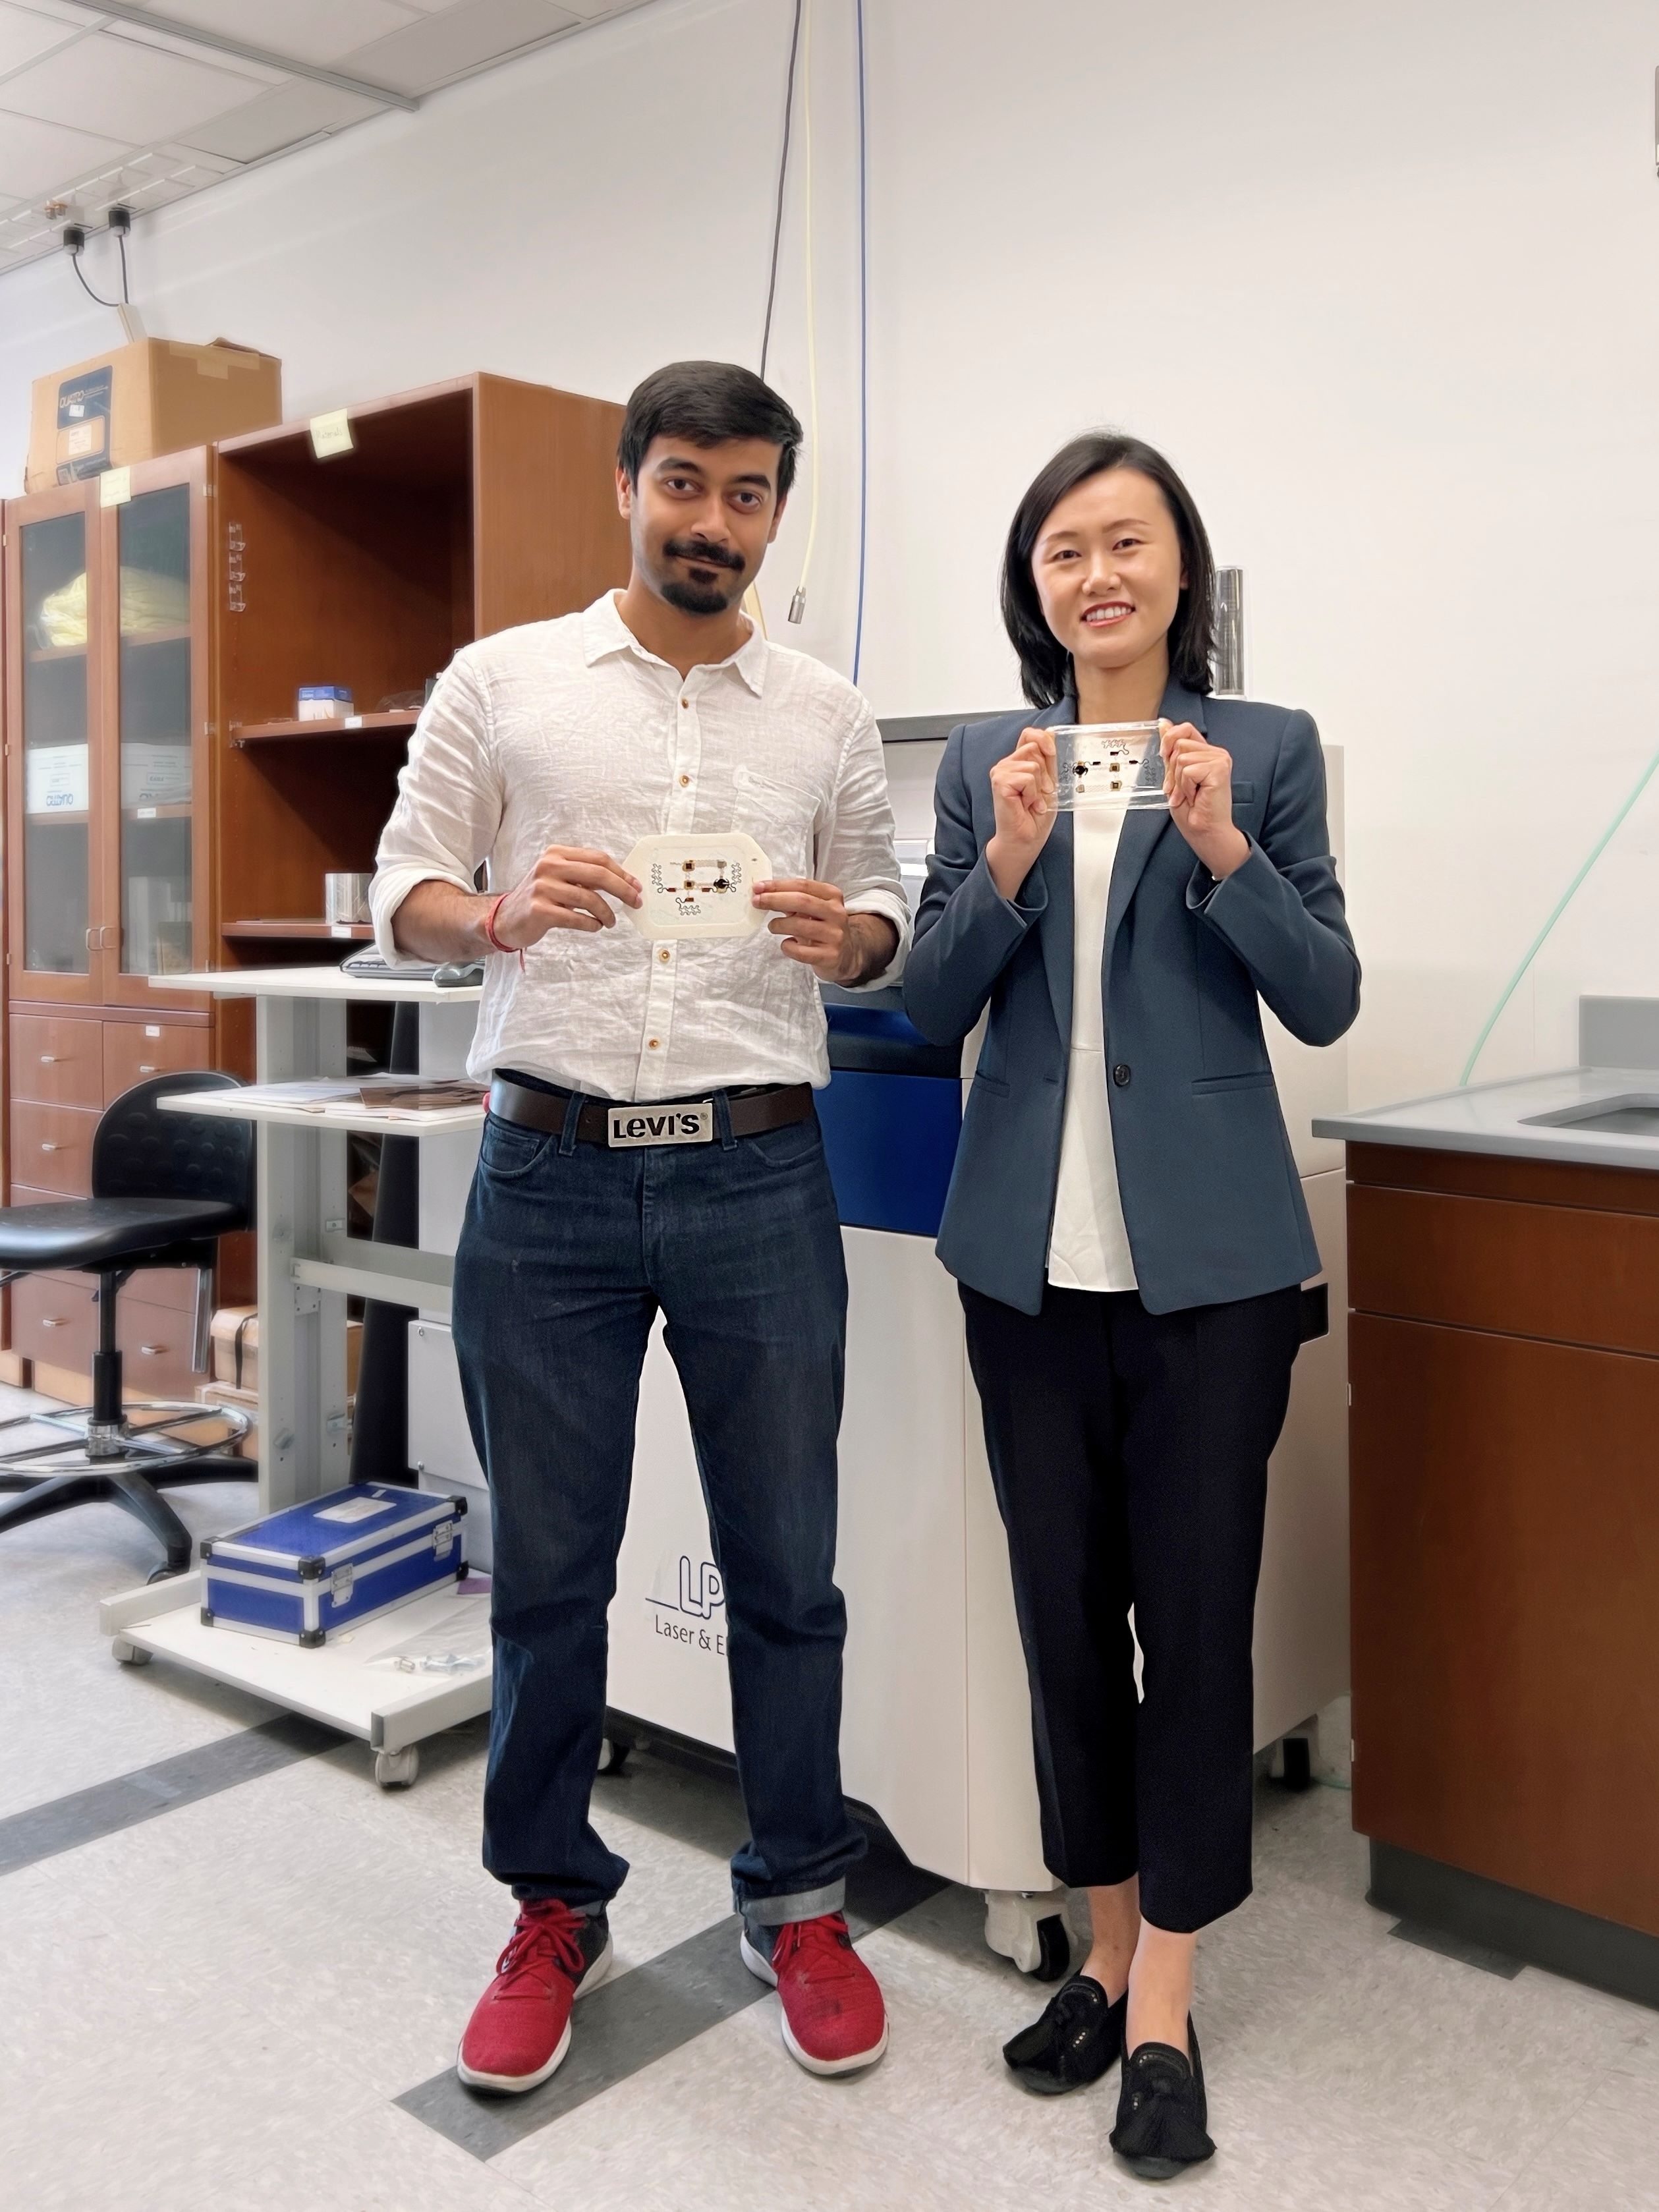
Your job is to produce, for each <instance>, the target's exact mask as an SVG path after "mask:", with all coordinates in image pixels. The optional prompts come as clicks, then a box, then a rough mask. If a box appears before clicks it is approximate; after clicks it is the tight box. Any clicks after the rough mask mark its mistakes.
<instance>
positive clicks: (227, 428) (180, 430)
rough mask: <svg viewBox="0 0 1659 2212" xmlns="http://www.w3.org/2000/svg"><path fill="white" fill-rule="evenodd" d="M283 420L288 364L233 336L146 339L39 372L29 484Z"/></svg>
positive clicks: (40, 487) (42, 484)
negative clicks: (194, 340) (183, 341)
mask: <svg viewBox="0 0 1659 2212" xmlns="http://www.w3.org/2000/svg"><path fill="white" fill-rule="evenodd" d="M282 419H283V364H282V363H281V362H280V361H277V360H276V358H275V357H274V356H272V355H270V354H268V353H253V352H251V351H250V350H249V349H247V348H246V347H244V346H236V345H233V344H232V343H230V341H229V340H228V338H215V340H214V341H213V343H212V344H211V345H204V346H197V345H177V344H174V343H173V341H172V340H171V339H168V338H141V339H140V340H139V342H138V343H137V345H124V346H115V347H113V348H112V349H111V350H110V351H109V352H108V353H105V354H100V355H99V356H97V357H96V358H95V359H94V360H92V361H82V362H76V364H75V366H74V367H73V368H63V369H59V370H58V372H57V374H55V375H52V376H41V377H37V378H36V379H35V382H34V403H33V410H32V411H31V415H30V420H29V458H28V466H27V469H26V470H25V471H24V475H23V483H24V485H25V488H26V489H27V490H29V491H45V490H46V489H48V488H49V487H50V486H51V485H52V484H59V483H76V482H78V481H79V479H80V478H81V477H93V476H98V475H100V474H101V472H102V471H104V470H105V469H118V468H125V467H126V466H127V465H128V464H129V463H130V462H132V461H149V460H154V459H155V457H156V455H157V454H158V453H181V452H182V451H183V450H184V449H185V447H187V446H208V445H211V444H212V443H213V442H214V441H215V440H216V439H219V438H234V437H235V436H236V435H238V433H239V432H240V431H243V430H263V429H265V428H268V427H269V426H270V424H271V423H273V422H281V421H282Z"/></svg>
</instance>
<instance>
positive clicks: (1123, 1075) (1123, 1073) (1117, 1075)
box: [1112, 1060, 1129, 1091]
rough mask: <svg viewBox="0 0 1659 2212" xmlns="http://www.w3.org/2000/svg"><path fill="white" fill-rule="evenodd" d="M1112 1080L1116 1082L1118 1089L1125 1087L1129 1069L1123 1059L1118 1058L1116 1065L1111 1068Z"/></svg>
mask: <svg viewBox="0 0 1659 2212" xmlns="http://www.w3.org/2000/svg"><path fill="white" fill-rule="evenodd" d="M1112 1080H1113V1082H1114V1083H1115V1084H1116V1085H1117V1087H1118V1089H1119V1090H1120V1091H1121V1090H1123V1089H1125V1088H1126V1086H1127V1084H1128V1080H1129V1069H1128V1066H1127V1063H1126V1062H1124V1061H1123V1060H1119V1062H1118V1064H1117V1066H1115V1068H1114V1069H1113V1070H1112Z"/></svg>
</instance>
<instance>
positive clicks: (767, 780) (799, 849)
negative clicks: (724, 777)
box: [732, 765, 819, 876]
mask: <svg viewBox="0 0 1659 2212" xmlns="http://www.w3.org/2000/svg"><path fill="white" fill-rule="evenodd" d="M818 805H819V793H817V790H816V789H814V788H813V787H811V785H810V784H807V783H805V782H798V781H795V780H794V779H793V778H792V777H789V776H787V775H762V774H761V773H760V772H759V771H758V770H757V769H752V768H749V767H746V766H741V765H740V766H739V767H738V768H737V769H735V770H734V771H733V774H732V827H733V829H746V830H747V831H748V833H749V835H750V836H751V837H752V838H753V839H754V841H755V842H756V843H757V845H758V846H759V847H760V848H761V850H762V852H763V853H764V854H765V855H766V857H767V859H768V860H769V862H770V863H771V868H772V872H773V874H774V875H775V876H811V875H814V874H816V872H817V868H816V854H817V827H818Z"/></svg>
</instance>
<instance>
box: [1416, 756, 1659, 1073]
mask: <svg viewBox="0 0 1659 2212" xmlns="http://www.w3.org/2000/svg"><path fill="white" fill-rule="evenodd" d="M1655 769H1659V751H1656V752H1655V754H1654V756H1653V758H1652V759H1651V760H1650V762H1649V763H1648V764H1647V766H1646V767H1645V768H1644V769H1643V771H1642V773H1641V775H1639V776H1638V777H1637V779H1636V784H1635V787H1634V789H1633V790H1632V793H1631V794H1630V796H1629V798H1628V799H1626V801H1625V803H1624V805H1622V806H1621V807H1620V810H1619V811H1618V812H1617V813H1616V814H1615V815H1614V816H1613V819H1612V821H1611V822H1609V823H1608V824H1607V828H1606V829H1604V830H1603V831H1602V832H1601V836H1599V837H1598V838H1597V839H1596V841H1595V845H1594V846H1593V847H1592V848H1591V851H1590V854H1589V859H1588V860H1586V861H1585V862H1584V865H1583V867H1582V868H1580V869H1579V871H1578V873H1577V875H1576V876H1575V877H1574V878H1573V879H1572V881H1571V883H1570V884H1568V885H1567V888H1566V889H1565V890H1564V891H1563V892H1562V894H1561V896H1560V897H1559V899H1557V901H1556V902H1555V905H1554V907H1553V908H1552V910H1551V913H1550V918H1549V920H1548V921H1547V922H1546V923H1545V924H1544V927H1542V928H1541V930H1540V931H1539V933H1538V934H1537V936H1536V937H1534V939H1533V940H1532V943H1531V944H1530V945H1528V947H1527V951H1526V957H1525V958H1524V959H1523V960H1522V963H1521V965H1520V966H1519V967H1518V968H1517V969H1516V971H1515V973H1514V975H1511V976H1510V980H1509V981H1508V982H1507V983H1505V984H1504V993H1503V996H1502V997H1501V998H1500V999H1499V1000H1498V1004H1497V1005H1496V1006H1494V1007H1493V1008H1492V1012H1491V1013H1489V1014H1488V1015H1487V1017H1486V1026H1485V1028H1484V1029H1483V1030H1481V1032H1480V1036H1478V1037H1476V1039H1475V1041H1474V1051H1473V1052H1472V1053H1471V1054H1469V1056H1468V1060H1465V1061H1464V1063H1463V1073H1462V1075H1460V1076H1459V1077H1458V1079H1457V1082H1458V1087H1459V1089H1460V1090H1461V1089H1462V1086H1463V1085H1465V1084H1466V1083H1467V1082H1468V1079H1469V1078H1470V1076H1472V1075H1473V1074H1474V1063H1475V1062H1476V1060H1479V1059H1480V1055H1481V1054H1482V1053H1483V1052H1484V1051H1485V1049H1486V1039H1487V1038H1488V1037H1489V1036H1491V1035H1492V1031H1493V1030H1495V1029H1496V1028H1497V1026H1498V1016H1499V1015H1500V1014H1501V1013H1502V1012H1503V1011H1504V1007H1505V1006H1508V1004H1509V1002H1510V1000H1511V999H1512V998H1513V997H1514V996H1515V993H1516V986H1517V985H1518V984H1519V982H1520V981H1521V978H1522V976H1523V975H1525V974H1526V972H1527V970H1528V968H1530V967H1531V965H1532V963H1533V962H1534V960H1535V959H1536V958H1537V957H1538V955H1539V954H1540V952H1541V951H1542V950H1543V947H1544V941H1545V939H1547V937H1548V935H1549V933H1550V932H1551V930H1553V928H1554V927H1555V925H1556V923H1557V922H1558V921H1560V919H1561V917H1562V915H1564V914H1565V912H1566V910H1567V908H1569V907H1570V906H1571V903H1572V902H1573V899H1574V897H1575V896H1576V895H1577V890H1578V887H1579V885H1580V884H1582V883H1583V880H1584V878H1585V877H1586V876H1587V875H1589V872H1590V870H1591V869H1592V868H1593V867H1594V866H1595V864H1596V862H1597V861H1598V860H1600V859H1601V855H1602V854H1603V853H1605V852H1606V851H1607V847H1608V846H1609V845H1610V844H1611V843H1612V842H1613V837H1614V835H1615V833H1616V832H1617V830H1618V829H1619V825H1620V823H1621V822H1623V820H1624V818H1625V817H1626V815H1627V814H1628V813H1629V812H1630V811H1631V809H1632V806H1634V805H1635V804H1636V802H1637V800H1638V799H1639V798H1640V797H1641V796H1642V793H1644V791H1645V790H1646V789H1647V787H1648V785H1649V783H1650V781H1651V779H1652V776H1653V772H1654V770H1655Z"/></svg>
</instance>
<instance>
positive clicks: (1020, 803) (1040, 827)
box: [985, 730, 1054, 900]
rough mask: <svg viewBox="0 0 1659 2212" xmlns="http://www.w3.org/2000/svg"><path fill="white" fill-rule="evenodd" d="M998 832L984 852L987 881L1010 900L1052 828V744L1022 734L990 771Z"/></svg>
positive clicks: (1045, 734)
mask: <svg viewBox="0 0 1659 2212" xmlns="http://www.w3.org/2000/svg"><path fill="white" fill-rule="evenodd" d="M991 799H992V802H993V804H994V806H995V808H996V828H995V829H994V832H993V833H992V837H991V842H990V843H989V844H988V845H987V847H986V848H985V865H986V866H987V867H988V868H989V870H990V871H991V881H992V882H993V883H994V884H995V885H996V887H997V889H998V890H999V891H1000V892H1001V894H1002V896H1003V897H1004V898H1006V899H1010V900H1012V898H1013V896H1014V895H1015V893H1016V892H1017V891H1018V889H1019V887H1020V885H1021V884H1023V883H1024V880H1025V878H1026V877H1027V876H1029V875H1030V872H1031V870H1032V869H1033V867H1035V866H1036V858H1037V854H1039V853H1040V852H1041V851H1042V848H1043V847H1044V846H1045V845H1046V844H1047V843H1048V832H1049V831H1050V830H1051V829H1053V828H1054V733H1053V732H1052V731H1050V730H1025V731H1024V732H1021V735H1020V740H1019V743H1018V744H1017V745H1016V746H1015V747H1014V750H1012V752H1011V753H1008V754H1006V755H1005V756H1004V757H1003V758H1002V759H1001V760H1000V761H999V762H998V763H997V764H996V766H995V767H994V769H992V770H991Z"/></svg>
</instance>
